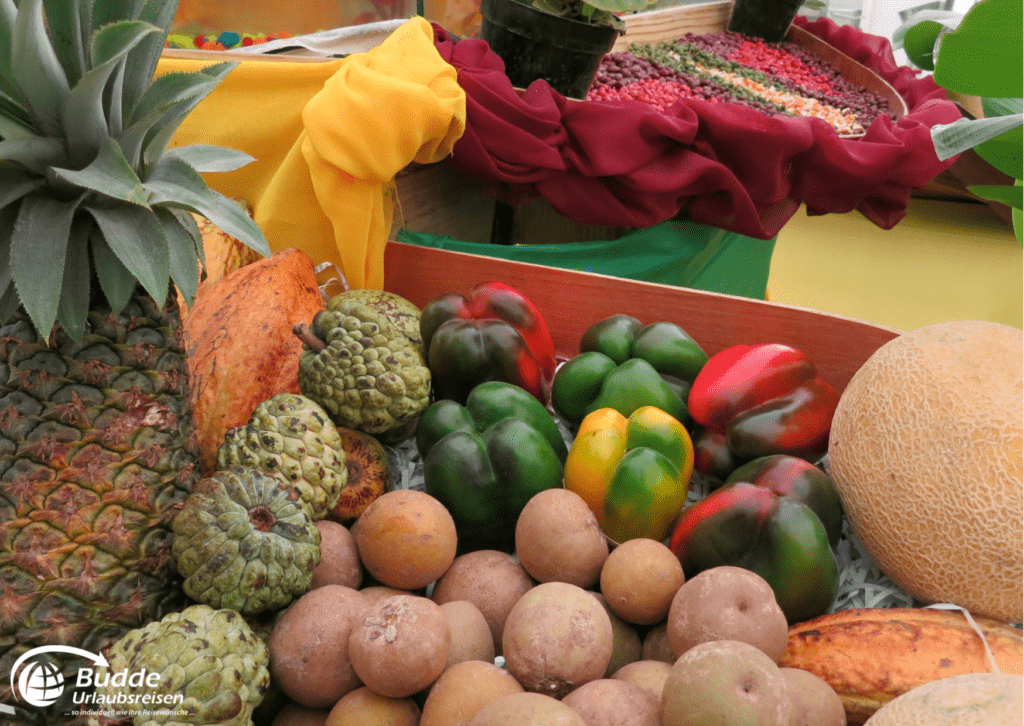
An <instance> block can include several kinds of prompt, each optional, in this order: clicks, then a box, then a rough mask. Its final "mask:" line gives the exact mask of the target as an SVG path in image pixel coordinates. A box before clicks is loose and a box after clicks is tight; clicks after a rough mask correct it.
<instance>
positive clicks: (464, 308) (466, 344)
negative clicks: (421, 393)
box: [420, 281, 555, 404]
mask: <svg viewBox="0 0 1024 726" xmlns="http://www.w3.org/2000/svg"><path fill="white" fill-rule="evenodd" d="M420 333H421V334H422V336H423V349H424V351H426V358H427V365H428V367H429V368H430V374H431V379H432V386H433V395H434V400H440V399H451V400H454V401H457V402H459V403H464V402H465V401H466V397H467V396H468V395H469V392H470V391H471V390H472V389H473V387H474V386H476V385H477V384H478V383H483V382H484V381H505V382H507V383H512V384H515V385H517V386H520V387H521V388H523V389H525V390H527V391H529V392H530V393H531V394H532V395H533V396H534V397H535V398H536V399H537V400H539V401H541V402H542V403H545V404H546V403H547V402H548V400H549V398H550V393H551V382H552V379H553V378H554V375H555V344H554V342H553V341H552V339H551V333H550V332H549V331H548V327H547V324H546V323H545V322H544V318H543V316H542V315H541V313H540V311H539V310H538V309H537V307H536V305H534V304H533V303H532V302H531V301H530V300H529V299H527V298H526V297H525V296H524V295H523V294H522V293H520V292H519V291H518V290H516V289H515V288H513V287H511V286H509V285H506V284H505V283H502V282H496V281H492V282H483V283H480V284H478V285H476V286H475V287H473V289H472V290H471V291H470V293H469V295H468V297H467V296H465V295H463V294H462V293H460V292H446V293H444V294H443V295H440V296H438V297H436V298H434V299H433V300H432V301H430V302H429V303H427V305H426V306H425V307H424V308H423V311H422V313H421V315H420Z"/></svg>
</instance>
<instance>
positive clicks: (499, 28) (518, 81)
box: [480, 0, 620, 98]
mask: <svg viewBox="0 0 1024 726" xmlns="http://www.w3.org/2000/svg"><path fill="white" fill-rule="evenodd" d="M480 14H481V15H482V16H483V22H482V24H481V27H480V37H481V38H483V39H484V40H486V41H487V43H488V45H490V47H491V50H493V51H494V52H495V53H497V54H498V56H499V57H500V58H501V59H502V60H503V61H505V73H506V74H507V75H508V77H509V78H510V79H511V80H512V85H513V86H516V87H517V88H526V87H527V86H529V85H530V83H532V82H533V81H535V80H537V79H538V78H543V79H544V80H545V81H547V82H548V83H549V84H551V87H552V88H554V89H555V90H556V91H558V92H559V93H561V94H562V95H563V96H568V97H569V98H584V97H585V96H586V95H587V89H588V88H590V84H591V82H592V81H593V80H594V75H595V74H596V73H597V67H598V65H599V64H600V63H601V58H602V57H603V56H604V54H605V53H607V52H608V51H610V50H611V48H612V46H613V45H614V44H615V41H616V39H617V38H618V37H619V35H620V31H619V30H618V29H616V28H612V27H609V26H606V25H591V24H590V23H584V22H581V21H579V20H570V19H568V18H563V17H561V16H558V15H552V14H551V13H545V12H543V11H542V10H537V9H536V8H534V7H531V6H530V5H526V4H524V3H521V2H517V0H483V2H481V4H480Z"/></svg>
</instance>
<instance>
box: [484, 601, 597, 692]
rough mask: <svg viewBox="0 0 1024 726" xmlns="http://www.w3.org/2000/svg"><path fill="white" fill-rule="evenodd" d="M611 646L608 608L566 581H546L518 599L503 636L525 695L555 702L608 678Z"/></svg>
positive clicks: (508, 660)
mask: <svg viewBox="0 0 1024 726" xmlns="http://www.w3.org/2000/svg"><path fill="white" fill-rule="evenodd" d="M612 645H613V635H612V623H611V620H610V619H609V618H608V613H607V612H605V609H604V606H602V605H601V603H599V602H598V601H597V598H595V597H594V595H593V593H590V592H587V591H586V590H584V589H583V588H581V587H577V586H576V585H570V584H569V583H567V582H544V583H541V584H540V585H537V586H536V587H534V588H533V589H532V590H530V591H529V592H527V593H526V594H525V595H523V596H522V597H521V598H519V602H517V603H516V604H515V607H513V608H512V612H510V613H509V615H508V620H507V621H506V622H505V632H504V634H503V636H502V651H503V653H504V655H505V667H506V668H508V672H509V673H511V674H512V675H513V676H515V678H516V680H517V681H519V683H520V684H522V686H523V688H524V689H525V690H527V691H531V692H534V693H543V694H546V695H548V696H551V697H553V698H561V697H562V696H564V695H565V694H566V693H568V692H569V691H571V690H573V689H574V688H578V687H579V686H581V685H583V684H584V683H587V682H588V681H593V680H596V679H598V678H602V677H604V674H605V671H606V670H607V669H608V663H609V662H610V661H611V657H612Z"/></svg>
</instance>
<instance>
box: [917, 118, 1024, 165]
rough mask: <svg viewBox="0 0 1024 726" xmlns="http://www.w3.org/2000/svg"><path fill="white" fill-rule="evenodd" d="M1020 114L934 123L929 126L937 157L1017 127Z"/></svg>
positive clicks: (1020, 120) (946, 156) (969, 146)
mask: <svg viewBox="0 0 1024 726" xmlns="http://www.w3.org/2000/svg"><path fill="white" fill-rule="evenodd" d="M1022 118H1024V117H1022V116H996V117H993V118H978V119H967V118H961V119H957V120H956V121H954V122H953V123H949V124H936V125H934V126H932V128H931V136H932V143H933V144H934V145H935V154H936V156H938V157H939V159H948V158H950V157H952V156H956V155H957V154H959V153H961V152H963V151H966V150H967V149H973V148H974V147H976V146H978V145H979V144H981V143H983V142H985V141H988V140H989V139H994V138H996V137H997V136H999V135H1000V134H1003V133H1006V132H1008V131H1012V130H1013V129H1014V128H1019V127H1020V125H1021V122H1022Z"/></svg>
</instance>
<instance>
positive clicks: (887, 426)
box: [829, 320, 1024, 622]
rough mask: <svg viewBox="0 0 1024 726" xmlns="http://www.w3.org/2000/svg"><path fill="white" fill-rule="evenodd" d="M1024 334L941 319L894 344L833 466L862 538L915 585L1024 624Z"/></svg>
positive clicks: (843, 432) (866, 373)
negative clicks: (1023, 463)
mask: <svg viewBox="0 0 1024 726" xmlns="http://www.w3.org/2000/svg"><path fill="white" fill-rule="evenodd" d="M1022 351H1024V334H1022V332H1021V331H1020V330H1018V329H1016V328H1012V327H1009V326H1007V325H1001V324H998V323H991V322H984V321H976V320H964V321H953V322H942V323H935V324H932V325H926V326H924V327H921V328H918V329H916V330H913V331H910V332H908V333H904V334H903V335H901V336H899V337H897V338H894V339H893V340H891V341H889V342H888V343H886V344H884V345H883V346H882V347H881V348H879V349H878V350H877V351H875V353H874V354H873V355H872V356H871V357H870V358H869V359H868V360H867V361H866V362H865V363H864V365H863V366H862V367H861V368H860V369H859V370H858V371H857V373H856V374H855V375H854V376H853V378H852V379H851V381H850V383H849V385H848V386H847V387H846V390H845V391H844V392H843V394H842V396H841V397H840V400H839V405H838V406H837V408H836V413H835V417H834V419H833V422H832V430H831V435H830V438H829V466H830V472H831V475H832V479H833V481H834V482H835V484H836V488H837V489H838V491H839V495H840V497H841V498H842V501H843V508H844V511H845V512H846V516H847V518H848V519H849V521H850V524H851V526H852V528H853V532H854V534H855V535H856V536H857V538H858V539H859V540H860V542H861V543H862V544H863V546H864V548H865V549H866V551H867V553H868V554H869V555H870V557H871V558H872V560H873V561H874V562H875V563H876V564H877V565H878V566H879V567H880V568H881V570H882V571H883V572H884V573H885V574H886V575H888V576H889V577H890V578H892V580H893V581H894V582H895V583H896V584H897V585H898V586H899V587H901V588H902V589H903V590H905V591H906V592H907V593H909V594H910V595H913V596H914V597H916V598H918V599H919V600H922V601H924V602H926V603H936V602H944V603H953V604H955V605H959V606H960V607H963V608H966V609H967V610H969V611H971V612H973V613H977V614H980V615H988V616H990V617H994V618H998V619H1001V620H1004V621H1013V622H1020V621H1021V620H1022V602H1024V592H1022V581H1024V567H1022V565H1024V556H1022V554H1024V553H1022V547H1021V539H1022V534H1024V526H1022V516H1024V484H1022V468H1024V467H1022V460H1021V458H1022V453H1021V448H1022V441H1024V436H1022V431H1021V429H1022V419H1024V415H1022V396H1024V380H1022V372H1024V354H1022Z"/></svg>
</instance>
